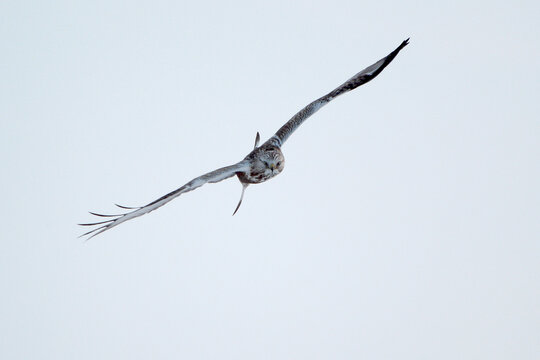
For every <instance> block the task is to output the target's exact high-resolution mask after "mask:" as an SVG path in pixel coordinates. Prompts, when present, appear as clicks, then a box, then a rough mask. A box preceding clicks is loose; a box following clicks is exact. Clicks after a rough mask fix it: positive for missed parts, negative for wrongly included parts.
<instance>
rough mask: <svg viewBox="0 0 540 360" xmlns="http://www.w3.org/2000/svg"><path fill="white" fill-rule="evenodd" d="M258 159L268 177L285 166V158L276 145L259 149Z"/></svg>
mask: <svg viewBox="0 0 540 360" xmlns="http://www.w3.org/2000/svg"><path fill="white" fill-rule="evenodd" d="M261 150H262V151H261V152H260V155H259V161H260V162H261V165H262V166H264V172H265V173H266V174H267V175H269V176H270V177H272V176H276V175H277V174H279V173H280V172H282V171H283V168H284V167H285V158H284V157H283V153H282V152H281V150H280V149H279V148H278V147H275V146H269V147H266V148H264V149H261Z"/></svg>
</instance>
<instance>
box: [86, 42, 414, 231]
mask: <svg viewBox="0 0 540 360" xmlns="http://www.w3.org/2000/svg"><path fill="white" fill-rule="evenodd" d="M409 39H410V38H408V39H406V40H404V41H403V42H402V43H401V44H400V45H399V46H398V47H397V48H396V49H395V50H394V51H392V52H391V53H390V54H388V55H387V56H385V57H384V58H382V59H380V60H379V61H377V62H376V63H374V64H372V65H370V66H368V67H367V68H365V69H364V70H362V71H360V72H359V73H357V74H355V75H354V76H353V77H351V78H350V79H348V80H347V81H345V82H344V83H343V84H341V85H340V86H338V87H337V88H335V89H334V90H332V91H330V92H329V93H327V94H326V95H324V96H322V97H320V98H318V99H317V100H315V101H313V102H311V103H309V104H308V105H306V106H305V107H304V108H303V109H302V110H300V111H299V112H297V113H296V114H295V115H294V116H293V117H292V118H291V119H290V120H289V121H287V122H286V123H285V124H284V125H283V126H282V127H281V128H279V130H278V131H277V132H276V133H275V134H274V135H273V136H272V137H270V138H269V139H268V140H267V141H266V142H265V143H263V144H262V145H260V146H259V143H260V139H261V137H260V134H259V133H258V132H257V134H256V136H255V145H254V147H253V150H252V151H251V152H250V153H249V154H248V155H247V156H246V157H245V158H244V159H242V160H241V161H240V162H237V163H235V164H233V165H229V166H225V167H222V168H219V169H217V170H214V171H211V172H209V173H206V174H204V175H201V176H199V177H196V178H194V179H193V180H191V181H189V182H188V183H186V184H185V185H183V186H181V187H180V188H178V189H176V190H174V191H171V192H170V193H168V194H166V195H164V196H162V197H160V198H159V199H157V200H154V201H152V202H151V203H149V204H147V205H144V206H141V207H128V206H122V205H118V204H115V205H116V206H118V207H119V208H121V209H123V210H127V212H123V213H121V214H116V215H107V214H98V213H95V212H90V214H92V215H94V216H97V217H100V218H107V220H104V221H98V222H93V223H84V224H79V225H81V226H97V227H96V228H94V229H93V230H90V231H88V232H86V233H84V234H82V235H81V236H80V237H84V236H88V238H87V240H90V239H91V238H93V237H94V236H96V235H99V234H101V233H103V232H104V231H107V230H110V229H112V228H113V227H115V226H118V225H120V224H122V223H123V222H126V221H128V220H131V219H134V218H136V217H139V216H141V215H144V214H148V213H149V212H151V211H154V210H156V209H157V208H159V207H161V206H163V205H165V204H167V203H168V202H169V201H171V200H173V199H175V198H177V197H178V196H180V195H182V194H184V193H187V192H189V191H193V190H195V189H197V188H199V187H201V186H203V185H204V184H207V183H217V182H220V181H222V180H225V179H228V178H231V177H234V176H236V177H237V178H238V180H240V183H241V184H242V193H241V195H240V200H239V201H238V205H237V206H236V208H235V210H234V212H233V215H234V214H236V212H237V211H238V209H239V208H240V205H241V204H242V200H243V199H244V193H245V191H246V188H247V187H248V186H249V185H251V184H260V183H263V182H265V181H267V180H270V179H272V178H273V177H275V176H277V175H279V174H280V173H281V172H282V171H283V168H284V166H285V158H284V156H283V153H282V151H281V147H282V146H283V144H284V143H285V141H287V139H288V138H289V137H290V136H291V135H292V133H293V132H294V131H295V130H296V129H298V127H299V126H300V125H302V123H303V122H304V121H306V120H307V119H308V118H309V117H310V116H311V115H313V114H314V113H315V112H317V111H318V110H319V109H320V108H322V107H323V106H324V105H326V104H328V103H329V102H330V101H332V100H334V99H335V98H337V97H338V96H340V95H343V94H345V93H346V92H349V91H351V90H354V89H356V88H357V87H359V86H361V85H363V84H365V83H367V82H369V81H371V80H373V79H374V78H375V77H377V75H379V74H380V73H381V72H382V71H383V70H384V68H385V67H386V66H388V64H390V63H391V62H392V60H394V58H395V57H396V56H397V54H398V53H399V52H400V51H401V50H402V49H403V48H404V47H405V46H407V45H408V44H409Z"/></svg>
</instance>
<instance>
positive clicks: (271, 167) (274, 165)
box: [270, 163, 276, 172]
mask: <svg viewBox="0 0 540 360" xmlns="http://www.w3.org/2000/svg"><path fill="white" fill-rule="evenodd" d="M275 169H276V164H274V163H271V164H270V170H272V172H273V171H274V170H275Z"/></svg>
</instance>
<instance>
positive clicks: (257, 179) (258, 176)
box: [237, 169, 277, 184]
mask: <svg viewBox="0 0 540 360" xmlns="http://www.w3.org/2000/svg"><path fill="white" fill-rule="evenodd" d="M275 175H277V174H274V173H273V172H271V171H269V170H266V169H252V170H250V171H248V172H245V173H239V174H237V176H238V179H240V181H241V182H243V183H249V184H259V183H262V182H265V181H266V180H268V179H271V178H273V177H274V176H275Z"/></svg>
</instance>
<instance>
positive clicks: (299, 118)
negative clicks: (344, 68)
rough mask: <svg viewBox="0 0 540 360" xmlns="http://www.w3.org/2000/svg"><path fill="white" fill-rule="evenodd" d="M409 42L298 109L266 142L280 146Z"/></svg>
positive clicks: (363, 82) (379, 69)
mask: <svg viewBox="0 0 540 360" xmlns="http://www.w3.org/2000/svg"><path fill="white" fill-rule="evenodd" d="M408 43H409V39H407V40H405V41H403V42H402V43H401V45H399V46H398V47H397V49H396V50H394V51H392V52H391V53H390V54H389V55H388V56H386V57H384V58H382V59H381V60H379V61H377V62H376V63H375V64H373V65H371V66H368V67H367V68H365V69H364V70H362V71H360V72H359V73H358V74H356V75H354V76H353V77H352V78H350V79H349V80H347V81H345V82H344V83H343V84H342V85H340V86H338V87H337V88H336V89H335V90H333V91H331V92H329V93H328V94H326V95H324V96H323V97H321V98H319V99H317V100H315V101H313V102H312V103H310V104H309V105H307V106H306V107H305V108H303V109H302V110H300V111H299V112H298V113H296V115H294V116H293V117H292V118H291V119H290V120H289V121H287V123H285V125H283V126H282V127H281V128H280V129H279V130H278V131H277V132H276V134H275V135H274V136H272V137H271V138H270V139H269V140H268V141H267V144H271V145H274V146H278V147H281V146H282V145H283V143H284V142H285V141H286V140H287V139H288V138H289V136H291V134H292V133H293V132H294V131H295V130H296V129H297V128H298V127H299V126H300V125H302V123H303V122H304V121H306V119H307V118H309V117H310V116H311V115H313V114H314V113H315V112H317V110H319V109H320V108H321V107H323V106H324V105H326V104H328V103H329V102H330V101H332V100H333V99H335V98H336V97H338V96H339V95H342V94H344V93H346V92H348V91H351V90H353V89H356V88H357V87H359V86H360V85H363V84H365V83H367V82H368V81H371V80H373V79H374V78H375V77H376V76H377V75H379V74H380V73H381V72H382V71H383V69H384V68H385V67H386V66H388V64H390V63H391V62H392V60H394V58H395V57H396V55H397V54H398V53H399V52H400V51H401V49H403V48H404V47H405V46H406V45H407V44H408Z"/></svg>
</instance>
